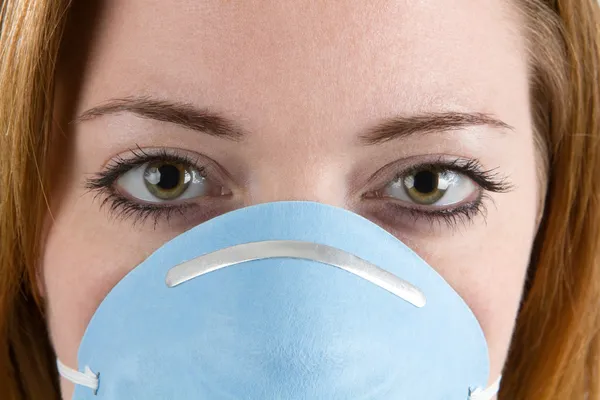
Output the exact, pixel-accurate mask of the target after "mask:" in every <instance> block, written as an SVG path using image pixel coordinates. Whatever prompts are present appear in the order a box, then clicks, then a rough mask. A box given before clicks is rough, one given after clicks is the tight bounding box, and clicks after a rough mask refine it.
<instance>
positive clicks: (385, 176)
mask: <svg viewBox="0 0 600 400" xmlns="http://www.w3.org/2000/svg"><path fill="white" fill-rule="evenodd" d="M457 160H458V161H464V162H465V163H466V162H468V161H469V159H467V158H464V157H458V156H449V155H434V156H413V157H408V158H404V159H401V160H395V161H392V162H391V163H388V164H386V165H384V166H383V167H381V168H379V169H378V170H377V171H375V173H374V174H373V175H371V177H370V178H369V179H368V180H367V182H366V183H365V184H364V186H363V189H362V192H363V193H369V192H373V191H375V190H379V189H382V188H383V187H384V186H385V185H387V184H388V183H390V182H391V181H392V180H394V179H396V178H397V177H398V176H403V175H407V174H408V173H410V171H415V170H418V169H421V168H423V167H424V166H428V165H436V166H438V168H443V166H444V165H445V164H450V163H452V162H456V161H457Z"/></svg>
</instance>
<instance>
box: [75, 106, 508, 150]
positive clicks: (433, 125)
mask: <svg viewBox="0 0 600 400" xmlns="http://www.w3.org/2000/svg"><path fill="white" fill-rule="evenodd" d="M123 112H129V113H133V114H135V115H137V116H139V117H141V118H148V119H153V120H157V121H162V122H168V123H173V124H176V125H180V126H183V127H184V128H187V129H191V130H194V131H200V132H203V133H206V134H209V135H212V136H216V137H219V138H223V139H229V140H233V141H239V140H241V139H243V138H244V136H246V133H245V132H244V131H243V130H242V129H241V128H240V127H238V126H237V125H236V124H235V123H234V122H233V121H231V120H230V119H228V118H225V117H223V116H221V115H219V114H217V113H215V112H212V111H209V110H208V109H202V108H197V107H195V106H193V105H191V104H189V103H182V102H171V101H166V100H160V99H154V98H151V97H124V98H117V99H112V100H109V101H107V102H105V103H103V104H101V105H99V106H96V107H93V108H90V109H89V110H87V111H84V112H83V113H82V114H81V115H80V116H78V117H77V118H75V120H74V121H73V122H80V121H87V120H91V119H94V118H98V117H101V116H103V115H110V114H119V113H123ZM478 125H488V126H492V127H494V128H501V129H508V130H513V131H514V128H513V127H512V126H510V125H509V124H507V123H505V122H503V121H501V120H500V119H498V118H496V117H494V116H493V115H491V114H486V113H465V112H431V113H424V114H419V115H411V116H398V117H394V118H391V119H388V120H386V121H384V122H382V123H380V124H378V125H376V126H374V127H373V128H371V129H369V130H368V131H367V133H365V134H363V135H361V136H360V137H359V139H360V140H361V142H362V144H364V145H376V144H381V143H385V142H388V141H391V140H395V139H401V138H405V137H408V136H412V135H415V134H427V133H434V132H443V131H454V130H460V129H464V128H466V127H469V126H478Z"/></svg>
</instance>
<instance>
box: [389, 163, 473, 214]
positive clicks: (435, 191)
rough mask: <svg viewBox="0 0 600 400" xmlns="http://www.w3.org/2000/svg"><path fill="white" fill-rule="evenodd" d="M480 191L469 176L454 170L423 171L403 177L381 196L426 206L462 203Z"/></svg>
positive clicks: (394, 181)
mask: <svg viewBox="0 0 600 400" xmlns="http://www.w3.org/2000/svg"><path fill="white" fill-rule="evenodd" d="M476 190H477V188H476V185H475V183H473V181H472V180H471V179H469V178H468V177H466V176H465V175H463V174H461V173H458V172H455V171H451V170H435V169H422V170H418V171H415V172H412V173H410V174H406V175H403V176H399V177H397V178H396V179H394V180H393V181H392V182H390V183H389V184H388V185H386V186H385V187H384V188H383V189H382V190H381V191H380V195H381V196H383V197H391V198H396V199H398V200H402V201H406V202H408V203H413V204H419V205H423V206H431V205H436V206H448V205H452V204H456V203H460V202H462V201H464V200H465V199H467V198H468V197H470V196H471V195H472V194H473V193H474V192H475V191H476Z"/></svg>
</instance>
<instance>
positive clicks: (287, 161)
mask: <svg viewBox="0 0 600 400" xmlns="http://www.w3.org/2000/svg"><path fill="white" fill-rule="evenodd" d="M346 197H347V173H346V171H345V169H344V167H343V165H341V164H339V163H337V162H335V161H333V160H328V159H323V158H322V157H319V158H317V157H314V156H310V155H306V156H302V155H299V154H298V153H296V154H293V155H289V154H288V155H287V156H282V157H273V158H271V159H269V160H268V161H265V162H263V163H261V165H260V166H258V167H257V168H256V169H254V171H252V174H251V179H250V181H249V183H248V198H247V203H248V205H251V204H259V203H267V202H272V201H289V200H305V201H316V202H319V203H324V204H330V205H333V206H338V207H344V205H345V204H346Z"/></svg>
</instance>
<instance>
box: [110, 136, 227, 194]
mask: <svg viewBox="0 0 600 400" xmlns="http://www.w3.org/2000/svg"><path fill="white" fill-rule="evenodd" d="M160 160H169V161H172V162H178V163H182V164H184V165H187V166H190V167H193V168H196V169H198V170H200V171H203V172H204V173H203V175H206V179H207V180H208V181H210V182H212V183H215V184H217V185H221V186H226V187H227V188H228V189H229V190H230V191H232V190H234V187H237V185H236V184H235V182H234V181H233V179H232V177H231V175H230V174H229V173H228V172H227V171H226V170H225V169H224V168H223V167H221V165H219V164H218V163H217V162H216V161H214V160H213V159H211V158H210V157H208V156H206V155H204V154H200V153H196V152H192V151H189V150H182V149H178V148H166V147H155V148H153V147H150V148H142V147H139V146H138V147H137V148H136V149H130V150H128V151H127V152H126V153H121V154H118V155H116V156H115V157H113V158H112V160H111V161H109V164H108V165H107V166H106V167H105V168H106V169H105V173H109V174H113V175H115V176H114V177H113V178H114V179H113V181H112V183H113V184H114V183H116V181H117V180H118V178H119V177H120V176H122V175H123V174H124V173H125V172H128V171H131V170H133V169H134V168H137V167H140V166H142V165H144V164H147V163H149V162H153V161H160ZM111 162H112V165H111V164H110V163H111Z"/></svg>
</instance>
